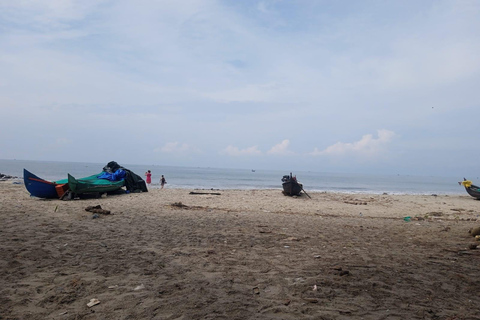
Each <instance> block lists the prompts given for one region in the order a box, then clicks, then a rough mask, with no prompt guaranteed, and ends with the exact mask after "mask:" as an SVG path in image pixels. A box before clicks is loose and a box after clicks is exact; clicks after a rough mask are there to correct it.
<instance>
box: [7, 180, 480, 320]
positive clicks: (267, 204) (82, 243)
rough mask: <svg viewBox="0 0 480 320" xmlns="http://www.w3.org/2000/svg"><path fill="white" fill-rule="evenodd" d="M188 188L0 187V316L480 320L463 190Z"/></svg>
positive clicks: (472, 213) (475, 212)
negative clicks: (62, 196)
mask: <svg viewBox="0 0 480 320" xmlns="http://www.w3.org/2000/svg"><path fill="white" fill-rule="evenodd" d="M190 191H191V190H180V189H176V190H172V189H168V188H167V189H164V190H159V189H154V190H151V192H149V193H142V194H129V195H120V196H108V197H104V198H99V199H90V200H73V201H60V200H41V199H36V198H31V197H29V195H28V193H27V191H26V190H25V188H24V187H23V186H22V185H13V184H12V183H11V182H2V183H0V215H1V216H0V219H1V227H0V246H1V247H0V249H1V251H0V319H184V320H187V319H276V320H279V319H480V272H479V271H480V267H479V265H480V249H473V247H475V245H477V244H480V242H477V241H475V238H474V237H472V236H471V235H469V232H468V231H469V229H471V228H474V227H476V226H480V221H479V220H478V216H479V214H480V202H479V201H476V200H475V199H473V198H471V197H470V196H468V195H467V194H465V195H464V196H433V195H432V196H404V195H402V196H399V195H349V194H335V193H309V194H310V195H311V196H312V199H309V198H307V197H305V196H302V197H298V198H291V197H285V196H283V195H282V193H281V192H280V190H249V191H243V190H215V191H210V190H203V191H201V190H196V191H197V192H204V193H220V195H214V194H197V195H191V194H189V192H190ZM172 204H175V205H172ZM93 205H101V207H102V208H103V209H106V210H110V211H111V212H112V214H110V215H99V218H97V219H92V213H91V212H87V211H85V208H86V207H88V206H93ZM407 216H410V217H411V219H410V221H405V220H404V218H405V217H407ZM469 247H471V248H469ZM91 299H97V300H98V301H99V303H98V304H96V305H94V306H91V307H89V306H87V304H88V303H89V302H90V301H91Z"/></svg>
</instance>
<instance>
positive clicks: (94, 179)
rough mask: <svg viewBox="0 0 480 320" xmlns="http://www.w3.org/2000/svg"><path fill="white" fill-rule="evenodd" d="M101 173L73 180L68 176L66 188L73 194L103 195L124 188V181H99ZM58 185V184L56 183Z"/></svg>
mask: <svg viewBox="0 0 480 320" xmlns="http://www.w3.org/2000/svg"><path fill="white" fill-rule="evenodd" d="M100 174H101V173H98V174H94V175H92V176H89V177H85V178H81V179H75V177H73V176H72V175H70V174H68V179H67V182H68V187H69V189H70V191H71V192H73V193H75V194H84V193H105V192H111V191H116V190H118V189H120V188H122V187H123V186H125V180H121V181H110V180H107V179H99V178H98V176H99V175H100ZM57 183H58V182H57Z"/></svg>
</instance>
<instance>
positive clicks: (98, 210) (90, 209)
mask: <svg viewBox="0 0 480 320" xmlns="http://www.w3.org/2000/svg"><path fill="white" fill-rule="evenodd" d="M85 211H88V212H93V213H99V214H110V210H104V209H102V206H101V205H96V206H88V207H86V208H85Z"/></svg>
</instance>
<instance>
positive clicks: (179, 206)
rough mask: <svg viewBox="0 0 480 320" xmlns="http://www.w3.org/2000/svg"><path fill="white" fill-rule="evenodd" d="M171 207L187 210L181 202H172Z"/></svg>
mask: <svg viewBox="0 0 480 320" xmlns="http://www.w3.org/2000/svg"><path fill="white" fill-rule="evenodd" d="M171 206H172V207H178V208H188V206H187V205H185V204H183V203H181V202H174V203H172V204H171Z"/></svg>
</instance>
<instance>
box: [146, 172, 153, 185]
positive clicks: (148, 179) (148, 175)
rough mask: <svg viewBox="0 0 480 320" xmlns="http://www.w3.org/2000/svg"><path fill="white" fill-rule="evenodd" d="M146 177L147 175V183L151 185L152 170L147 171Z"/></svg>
mask: <svg viewBox="0 0 480 320" xmlns="http://www.w3.org/2000/svg"><path fill="white" fill-rule="evenodd" d="M145 177H147V184H148V185H150V183H152V173H151V172H150V170H148V171H147V172H145Z"/></svg>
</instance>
